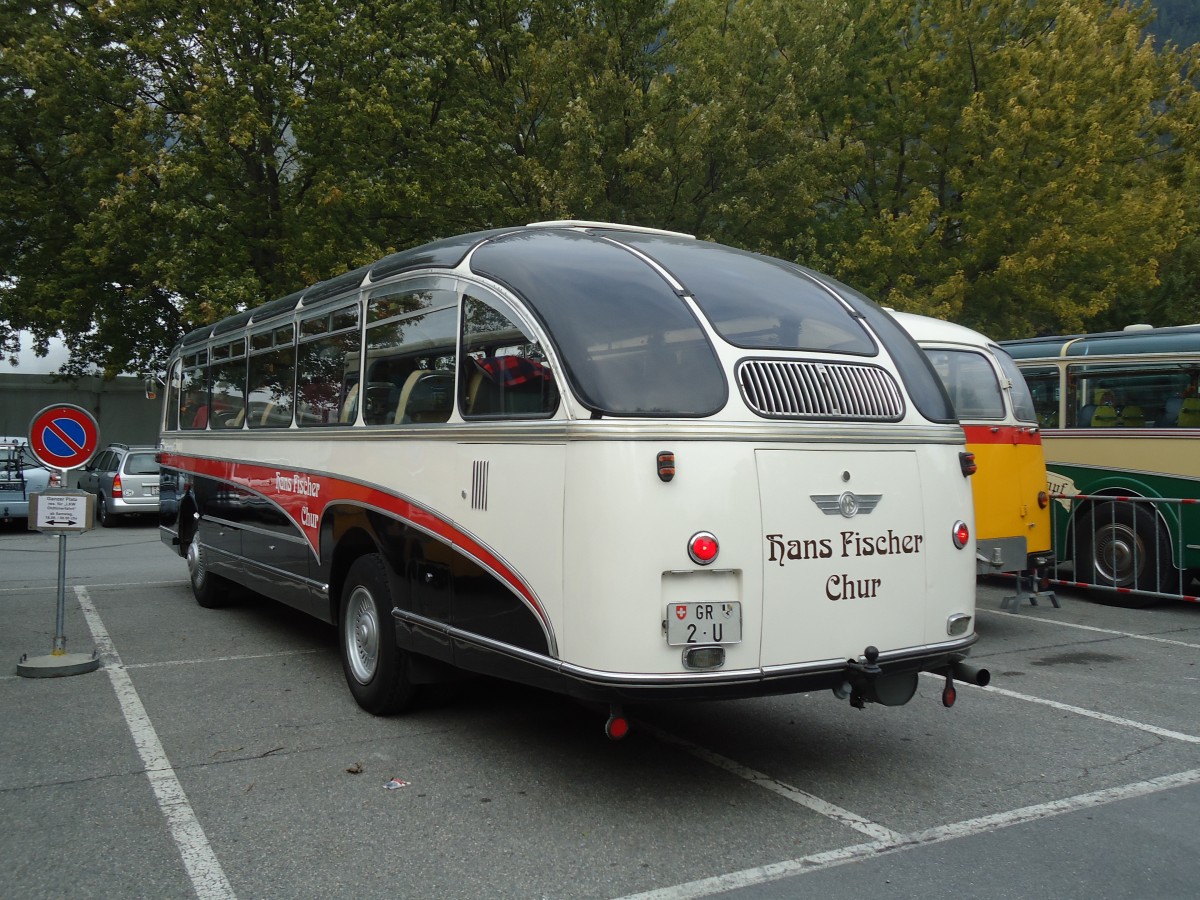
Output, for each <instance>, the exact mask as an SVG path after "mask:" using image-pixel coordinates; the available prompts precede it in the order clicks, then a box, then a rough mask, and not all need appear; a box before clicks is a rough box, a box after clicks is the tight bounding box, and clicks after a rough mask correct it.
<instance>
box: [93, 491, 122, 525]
mask: <svg viewBox="0 0 1200 900" xmlns="http://www.w3.org/2000/svg"><path fill="white" fill-rule="evenodd" d="M96 521H97V522H99V523H100V527H101V528H112V527H113V526H114V525H116V524H117V523H116V522H115V521H114V520H113V514H112V513H110V512H109V511H108V505H107V504H106V503H105V502H104V495H103V494H97V495H96Z"/></svg>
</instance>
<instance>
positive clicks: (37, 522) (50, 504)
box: [29, 491, 94, 531]
mask: <svg viewBox="0 0 1200 900" xmlns="http://www.w3.org/2000/svg"><path fill="white" fill-rule="evenodd" d="M29 499H30V501H32V502H31V504H30V506H31V507H32V508H31V510H30V513H31V515H30V517H29V521H30V525H31V527H32V528H33V530H35V531H90V530H91V527H92V508H93V506H92V505H93V502H94V501H93V496H92V495H91V494H88V493H85V492H82V491H42V492H41V493H38V494H30V495H29Z"/></svg>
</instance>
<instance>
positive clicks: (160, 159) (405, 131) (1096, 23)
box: [0, 0, 1200, 375]
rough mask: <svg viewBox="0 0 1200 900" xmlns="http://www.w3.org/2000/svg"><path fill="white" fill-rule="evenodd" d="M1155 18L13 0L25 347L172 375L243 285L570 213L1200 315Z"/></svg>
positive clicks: (1, 22)
mask: <svg viewBox="0 0 1200 900" xmlns="http://www.w3.org/2000/svg"><path fill="white" fill-rule="evenodd" d="M1159 5H1160V7H1161V6H1163V4H1162V3H1160V4H1159ZM1176 12H1178V10H1177V11H1176ZM1151 13H1152V10H1151V9H1149V8H1148V7H1146V6H1144V5H1143V4H1140V3H1138V2H1132V0H1037V2H1033V3H984V2H979V0H728V2H719V0H400V2H384V0H374V2H371V0H357V2H350V3H346V2H335V0H289V2H283V3H280V2H267V0H241V2H238V3H234V2H231V0H212V2H205V3H201V2H198V0H178V2H175V3H170V4H168V3H164V2H163V0H123V2H121V3H105V4H95V5H92V4H87V3H78V2H76V3H69V2H45V0H33V2H21V3H17V2H14V0H0V34H2V35H3V37H2V38H0V163H3V165H0V198H3V202H2V203H0V261H2V263H3V267H4V268H3V275H2V276H0V341H5V342H7V346H9V347H11V341H12V339H13V337H14V335H15V331H16V330H18V329H27V330H31V331H33V332H34V334H35V335H36V336H37V337H38V338H39V339H40V340H42V341H45V340H46V339H47V338H48V337H49V336H51V335H53V334H56V333H60V332H61V333H62V334H63V335H64V336H65V337H66V339H67V341H68V343H69V344H70V345H71V346H72V348H73V350H74V353H75V355H74V365H76V366H77V367H80V368H81V367H83V366H85V365H87V364H89V363H98V364H100V365H101V366H102V367H103V368H104V369H105V371H106V372H107V373H108V374H110V375H112V374H115V373H116V372H118V371H121V370H129V369H143V370H148V369H152V368H154V367H155V366H156V365H157V364H159V362H160V361H161V359H162V357H163V355H164V354H165V352H166V350H167V349H169V347H170V345H171V344H172V343H173V342H174V341H175V340H176V339H177V338H178V336H179V335H180V334H182V333H184V332H186V331H187V330H190V329H191V328H193V327H196V326H198V325H199V324H201V323H204V322H211V321H214V320H215V319H217V318H219V317H221V316H223V315H226V314H228V313H229V312H231V311H234V310H236V309H241V308H244V307H246V306H248V305H253V304H256V303H259V302H262V301H264V300H267V299H270V298H272V297H274V296H280V295H282V294H285V293H289V292H291V291H292V290H294V289H296V288H298V287H301V286H303V285H305V284H309V283H312V282H314V281H317V280H319V279H322V278H326V277H329V276H331V275H334V274H337V273H339V272H342V271H345V270H347V269H349V268H352V267H354V266H356V265H359V264H361V263H363V262H366V261H368V260H371V259H374V258H377V257H379V256H381V255H383V254H385V253H387V252H390V251H392V250H395V249H400V248H403V247H408V246H412V245H415V244H418V243H421V242H423V241H427V240H431V239H434V238H437V237H442V236H446V235H449V234H454V233H459V232H462V231H470V230H475V229H479V228H486V227H492V226H496V225H506V224H513V223H519V222H526V221H533V220H538V219H547V218H585V219H601V220H615V221H625V222H637V223H641V224H647V225H654V226H658V227H666V228H675V229H679V230H682V231H687V232H691V233H695V234H697V235H698V236H701V237H706V238H712V239H716V240H721V241H724V242H727V243H732V244H735V245H738V246H743V247H747V248H750V249H754V250H759V251H763V252H768V253H772V254H775V255H780V256H784V257H787V258H791V259H795V260H797V261H799V262H802V263H804V264H806V265H810V266H813V267H815V268H820V269H824V270H827V271H831V272H832V273H834V274H836V275H838V276H839V277H841V278H843V279H844V280H846V281H847V282H849V283H851V284H854V285H855V286H856V287H859V288H860V289H862V290H864V291H866V292H867V293H868V294H870V295H871V296H873V297H874V298H876V299H877V300H879V301H881V302H883V303H886V304H888V305H891V306H895V307H897V308H902V309H910V310H914V311H919V312H924V313H929V314H934V315H940V316H943V317H947V318H953V319H956V320H958V321H962V322H964V323H966V324H969V325H972V326H974V327H976V328H979V329H981V330H983V331H985V332H988V333H990V334H992V335H993V336H995V337H997V338H1002V337H1011V336H1019V335H1024V334H1030V333H1033V332H1036V331H1075V330H1083V329H1088V328H1094V327H1107V326H1109V325H1123V324H1127V323H1128V322H1129V321H1131V320H1132V319H1135V318H1140V319H1149V320H1151V321H1153V322H1155V324H1170V323H1172V322H1178V321H1193V320H1197V319H1200V308H1198V305H1197V301H1196V298H1197V297H1198V296H1200V291H1198V290H1197V288H1200V284H1198V282H1200V249H1198V248H1200V231H1198V226H1200V205H1198V204H1200V201H1197V199H1196V198H1197V197H1198V196H1200V191H1197V181H1198V179H1200V171H1198V169H1197V165H1198V164H1197V162H1196V160H1198V159H1200V154H1198V153H1197V150H1198V149H1200V148H1197V146H1196V141H1197V134H1198V133H1200V132H1198V130H1197V113H1198V111H1200V106H1198V105H1197V104H1198V102H1200V101H1198V99H1197V97H1196V94H1195V90H1194V88H1195V76H1196V65H1197V53H1200V46H1197V47H1189V48H1188V49H1179V48H1178V47H1175V46H1167V47H1161V46H1156V45H1155V44H1151V43H1150V42H1149V41H1147V40H1146V39H1145V38H1144V35H1145V33H1146V28H1147V24H1148V21H1149V17H1150V15H1151ZM1163 13H1164V15H1166V14H1167V9H1166V7H1163ZM1172 14H1174V13H1172Z"/></svg>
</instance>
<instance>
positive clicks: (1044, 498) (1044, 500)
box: [1038, 491, 1050, 509]
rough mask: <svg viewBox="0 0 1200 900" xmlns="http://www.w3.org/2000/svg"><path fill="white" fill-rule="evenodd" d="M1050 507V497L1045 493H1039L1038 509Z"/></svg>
mask: <svg viewBox="0 0 1200 900" xmlns="http://www.w3.org/2000/svg"><path fill="white" fill-rule="evenodd" d="M1049 505H1050V495H1049V494H1047V493H1046V492H1045V491H1038V509H1045V508H1046V507H1047V506H1049Z"/></svg>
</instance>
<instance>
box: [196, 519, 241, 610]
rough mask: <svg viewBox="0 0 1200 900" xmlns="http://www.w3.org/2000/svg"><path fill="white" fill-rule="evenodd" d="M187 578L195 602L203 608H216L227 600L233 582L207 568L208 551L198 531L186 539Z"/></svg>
mask: <svg viewBox="0 0 1200 900" xmlns="http://www.w3.org/2000/svg"><path fill="white" fill-rule="evenodd" d="M185 556H186V558H187V567H188V579H189V580H190V581H191V583H192V594H193V595H194V596H195V598H196V602H197V603H199V604H200V605H201V606H203V607H204V608H205V609H216V608H217V607H221V606H224V605H225V604H226V603H228V602H229V598H230V594H231V593H232V591H233V584H232V583H231V582H229V581H228V580H226V579H224V578H222V577H221V576H220V575H214V574H213V573H212V572H210V571H209V570H208V553H207V551H206V550H205V549H204V548H203V547H202V546H201V544H200V532H199V531H194V532H192V538H191V540H189V541H188V545H187V553H186V554H185Z"/></svg>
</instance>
